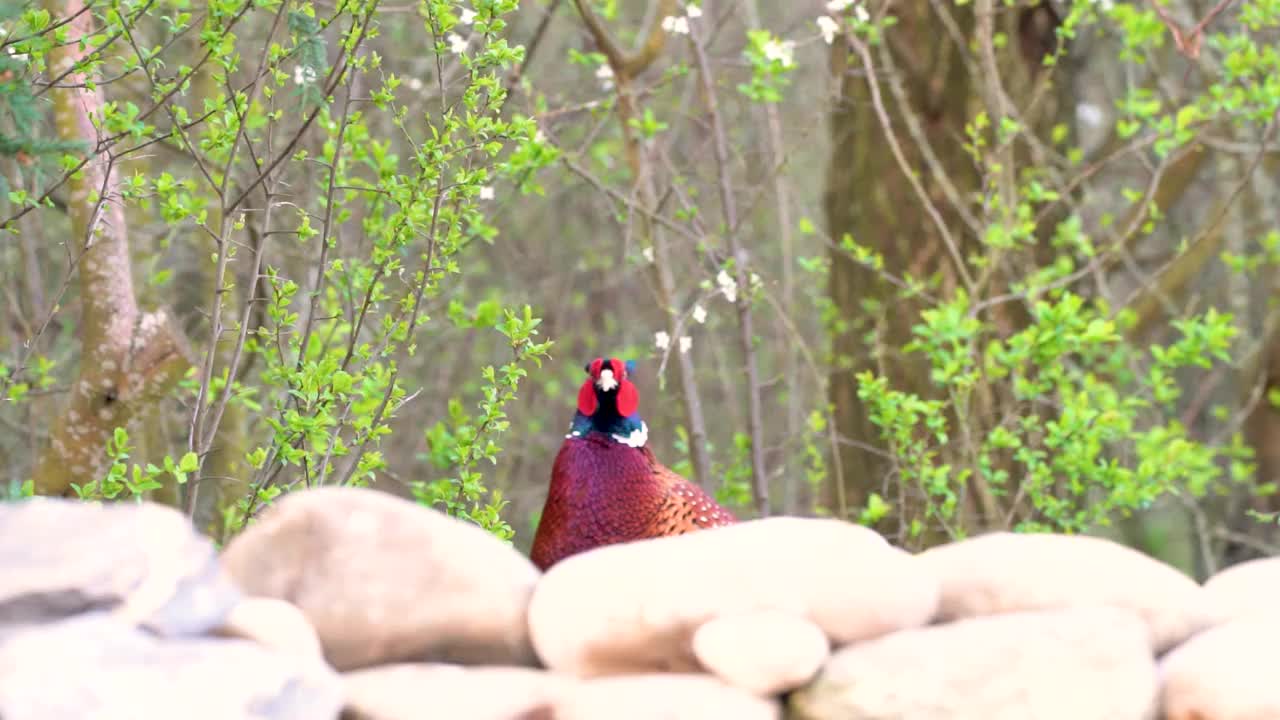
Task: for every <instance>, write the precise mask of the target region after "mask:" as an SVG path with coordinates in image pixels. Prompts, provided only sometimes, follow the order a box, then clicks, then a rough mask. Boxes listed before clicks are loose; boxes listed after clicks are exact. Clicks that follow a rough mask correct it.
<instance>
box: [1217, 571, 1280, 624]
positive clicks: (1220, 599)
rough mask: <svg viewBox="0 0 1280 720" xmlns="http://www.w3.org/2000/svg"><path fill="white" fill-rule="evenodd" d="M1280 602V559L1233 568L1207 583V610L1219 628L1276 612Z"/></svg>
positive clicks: (1218, 574)
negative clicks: (1236, 621) (1257, 614)
mask: <svg viewBox="0 0 1280 720" xmlns="http://www.w3.org/2000/svg"><path fill="white" fill-rule="evenodd" d="M1277 598H1280V558H1277V557H1272V558H1261V559H1259V560H1250V561H1249V562H1244V563H1240V564H1239V565H1232V566H1231V567H1229V568H1227V569H1226V570H1223V571H1221V572H1219V573H1217V574H1215V575H1214V576H1213V577H1211V578H1209V579H1208V580H1207V581H1205V584H1204V606H1205V611H1206V612H1207V613H1208V616H1209V619H1210V620H1211V621H1212V622H1213V623H1215V624H1217V623H1224V622H1227V621H1229V620H1234V619H1237V618H1242V617H1245V616H1248V615H1251V614H1253V613H1258V612H1268V613H1271V612H1275V609H1276V599H1277Z"/></svg>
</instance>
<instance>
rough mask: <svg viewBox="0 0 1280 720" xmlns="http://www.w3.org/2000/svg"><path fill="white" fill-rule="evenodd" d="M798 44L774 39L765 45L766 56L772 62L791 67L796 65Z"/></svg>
mask: <svg viewBox="0 0 1280 720" xmlns="http://www.w3.org/2000/svg"><path fill="white" fill-rule="evenodd" d="M795 50H796V44H795V42H794V41H791V40H778V39H777V38H774V39H772V40H770V41H769V42H767V43H765V44H764V48H763V51H764V56H765V57H766V58H768V59H770V60H774V61H776V62H780V63H782V64H783V65H784V66H785V67H791V66H792V65H793V64H795Z"/></svg>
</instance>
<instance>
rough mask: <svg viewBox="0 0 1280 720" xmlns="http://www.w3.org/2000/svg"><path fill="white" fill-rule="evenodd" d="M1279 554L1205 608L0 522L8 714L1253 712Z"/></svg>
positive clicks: (59, 503) (1071, 564) (338, 514)
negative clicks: (215, 542)
mask: <svg viewBox="0 0 1280 720" xmlns="http://www.w3.org/2000/svg"><path fill="white" fill-rule="evenodd" d="M1277 590H1280V560H1274V559H1270V560H1261V561H1255V562H1251V563H1248V564H1245V565H1239V566H1236V567H1234V568H1231V569H1230V570H1227V571H1225V572H1223V573H1221V574H1219V575H1218V576H1216V577H1214V578H1212V579H1210V580H1209V581H1208V582H1207V583H1206V584H1205V585H1204V586H1203V587H1202V586H1200V585H1197V584H1196V583H1195V582H1194V581H1192V580H1191V579H1189V578H1187V577H1186V576H1184V575H1182V574H1181V573H1179V572H1178V571H1176V570H1174V569H1172V568H1170V567H1168V566H1165V565H1163V564H1160V563H1158V562H1156V561H1154V560H1152V559H1150V558H1148V557H1146V556H1144V555H1142V554H1140V553H1137V552H1135V551H1133V550H1130V549H1128V548H1125V547H1123V546H1121V545H1117V544H1115V543H1112V542H1110V541H1107V540H1102V539H1098V538H1090V537H1080V536H1074V537H1069V536H1059V535H1013V534H992V535H986V536H983V537H979V538H974V539H970V540H966V541H962V542H957V543H953V544H950V545H945V546H942V547H938V548H934V549H932V550H929V551H927V552H924V553H921V554H918V555H912V554H909V553H907V552H904V551H902V550H900V549H897V548H895V547H893V546H891V545H889V544H888V543H887V542H885V541H884V539H883V538H881V537H880V536H879V535H877V534H875V533H874V532H872V531H870V530H867V529H866V528H862V527H860V526H857V525H852V524H848V523H843V522H839V521H835V520H820V519H799V518H771V519H767V520H757V521H751V522H745V523H742V524H740V525H736V526H732V527H728V528H721V529H716V530H710V531H703V532H699V533H694V534H691V535H685V536H682V537H675V538H664V539H661V540H653V541H647V542H641V543H633V544H629V545H617V546H611V547H607V548H602V549H599V550H596V551H593V552H590V553H586V554H583V555H579V556H575V557H573V558H570V559H568V560H566V561H564V562H562V563H560V564H559V565H557V566H555V567H554V568H552V569H551V570H550V571H549V572H548V573H546V574H545V575H542V574H540V573H538V571H537V570H536V569H535V568H534V567H533V566H532V565H531V564H530V563H529V562H528V560H527V559H526V558H524V557H523V556H522V555H520V554H519V553H518V552H516V551H515V550H513V549H512V548H511V547H509V546H507V545H505V544H503V543H501V542H499V541H498V540H496V539H494V538H493V537H491V536H489V535H488V534H486V533H485V532H483V531H482V530H480V529H478V528H476V527H474V526H471V525H469V524H465V523H462V522H459V521H456V520H454V519H451V518H448V517H445V516H443V515H441V514H439V513H437V512H434V511H432V510H429V509H426V508H423V507H420V506H418V505H415V504H413V503H411V502H408V501H405V500H401V499H397V498H394V497H391V496H389V495H385V494H381V493H377V492H374V491H369V490H358V489H338V488H325V489H318V490H309V491H303V492H299V493H294V494H291V495H289V496H287V497H286V498H284V499H282V500H281V501H279V502H278V503H276V505H275V506H274V507H273V508H271V509H270V510H268V511H267V512H266V513H264V514H263V515H262V517H261V518H260V519H259V520H258V521H257V522H255V523H254V524H253V525H252V526H251V527H250V528H249V529H248V530H247V531H246V532H244V533H243V534H241V535H240V536H238V537H237V538H236V539H234V540H233V541H232V542H231V543H230V544H229V545H228V547H227V548H226V549H225V550H224V551H223V552H222V553H221V554H220V555H219V554H218V553H216V552H215V550H214V548H213V546H212V545H211V544H210V543H209V542H208V540H207V539H205V538H203V537H201V536H199V535H197V534H196V533H194V532H193V531H192V530H191V527H190V525H189V524H188V523H187V522H186V520H185V518H183V517H182V516H181V515H180V514H178V513H176V512H174V511H172V510H169V509H167V508H164V507H160V506H157V505H147V504H143V505H124V504H121V505H111V506H97V505H89V504H84V503H79V502H75V501H70V500H52V499H39V500H33V501H27V502H23V503H19V504H7V505H0V718H4V720H37V719H38V720H61V719H63V718H67V719H72V718H74V719H75V720H84V719H87V718H93V719H97V718H104V719H113V718H130V719H143V720H145V719H149V718H157V719H159V718H165V719H168V718H191V719H203V718H209V719H211V720H212V719H214V718H216V719H218V720H228V719H232V718H271V719H276V718H298V719H299V720H301V719H304V718H305V719H306V720H325V719H328V718H339V717H341V718H344V719H348V720H356V719H367V720H374V719H377V720H411V719H415V718H423V719H426V718H433V719H435V718H441V719H442V718H465V719H466V720H489V719H492V720H503V719H517V718H519V719H524V720H533V719H535V718H536V719H540V720H552V719H554V720H576V719H579V718H581V719H590V720H595V719H622V720H627V719H631V718H634V719H635V720H641V719H649V718H654V719H657V718H664V719H671V718H675V719H681V720H682V719H684V718H689V719H690V720H694V719H697V720H701V719H704V718H740V719H742V720H751V719H753V718H761V719H762V720H763V719H765V718H784V717H785V718H796V719H797V720H801V719H803V720H836V719H839V720H846V719H860V718H865V719H885V720H888V719H890V718H892V719H908V720H916V719H919V720H934V719H937V720H942V719H950V720H968V719H973V720H1001V719H1004V718H1008V719H1009V720H1040V719H1046V720H1048V719H1058V718H1061V719H1062V720H1094V719H1096V720H1127V719H1130V718H1132V719H1133V720H1144V719H1148V718H1150V719H1153V720H1154V719H1157V718H1167V719H1168V720H1193V719H1194V720H1245V719H1249V720H1253V719H1257V720H1262V719H1264V718H1280V683H1277V682H1276V681H1275V680H1274V679H1273V678H1272V676H1271V673H1272V672H1273V666H1271V665H1270V664H1269V663H1268V662H1266V661H1265V659H1264V658H1266V657H1268V655H1269V652H1270V651H1271V649H1272V648H1275V647H1278V646H1280V645H1278V641H1280V621H1277V619H1276V615H1275V613H1274V611H1273V610H1272V605H1273V603H1274V602H1275V598H1276V597H1277V592H1276V591H1277Z"/></svg>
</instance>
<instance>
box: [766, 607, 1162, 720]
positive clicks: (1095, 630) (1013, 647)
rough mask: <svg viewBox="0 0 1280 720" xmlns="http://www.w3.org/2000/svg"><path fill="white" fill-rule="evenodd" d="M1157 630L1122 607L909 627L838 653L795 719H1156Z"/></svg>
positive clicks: (798, 701) (801, 696) (797, 702)
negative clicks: (1152, 632) (1153, 643)
mask: <svg viewBox="0 0 1280 720" xmlns="http://www.w3.org/2000/svg"><path fill="white" fill-rule="evenodd" d="M1156 696H1157V687H1156V670H1155V664H1154V661H1153V660H1152V657H1151V650H1150V646H1149V643H1148V639H1147V631H1146V627H1145V625H1144V624H1143V622H1142V621H1141V620H1140V619H1139V618H1138V617H1137V616H1136V615H1134V614H1133V613H1131V612H1128V611H1125V610H1119V609H1115V608H1080V609H1072V610H1057V611H1042V612H1023V613H1013V614H1009V615H998V616H994V617H981V618H974V619H969V620H959V621H956V622H954V623H949V624H945V625H935V626H932V627H927V628H918V629H913V630H903V631H900V632H896V633H893V634H891V635H886V636H884V637H881V638H877V639H875V640H869V641H867V642H863V643H858V644H856V645H851V646H849V647H847V648H844V649H842V650H839V651H837V652H836V653H835V654H834V655H833V656H832V658H831V660H830V661H829V662H828V663H827V665H826V667H825V668H823V670H822V672H821V673H820V674H819V675H818V678H817V679H816V680H814V682H813V683H811V684H810V685H809V686H807V687H805V688H802V689H800V690H798V691H796V692H795V693H793V694H792V695H791V697H790V707H789V710H790V713H789V714H788V717H789V718H792V719H793V720H900V719H902V718H910V719H911V720H1151V719H1152V718H1154V717H1155V710H1156Z"/></svg>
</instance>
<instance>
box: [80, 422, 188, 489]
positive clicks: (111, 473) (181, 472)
mask: <svg viewBox="0 0 1280 720" xmlns="http://www.w3.org/2000/svg"><path fill="white" fill-rule="evenodd" d="M133 449H134V448H133V446H132V445H130V444H129V433H128V432H127V431H126V430H125V429H124V428H122V427H117V428H116V429H115V431H114V432H113V433H112V434H111V438H110V439H108V440H107V447H106V455H107V459H108V460H109V461H110V464H109V466H108V470H107V474H106V475H104V476H103V477H100V478H98V479H97V480H95V481H94V482H91V483H88V484H85V485H79V484H76V483H71V489H72V490H74V491H75V494H76V497H78V498H79V499H81V500H99V501H101V500H124V499H132V500H134V501H135V502H142V501H143V499H144V496H145V494H146V493H147V492H148V491H151V490H156V489H159V488H160V487H162V482H163V481H171V482H174V483H177V484H178V485H183V484H185V483H186V482H187V479H188V477H189V476H190V475H191V473H194V472H195V471H196V470H197V469H199V466H200V463H199V460H198V459H197V458H196V454H195V453H193V452H188V453H186V454H185V455H183V456H182V458H181V459H180V460H177V461H175V460H174V459H173V458H171V457H169V456H167V455H166V456H165V458H164V467H163V468H162V467H157V466H156V465H152V464H151V463H147V464H146V465H139V464H133V465H130V464H129V462H128V460H129V453H130V452H132V451H133Z"/></svg>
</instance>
